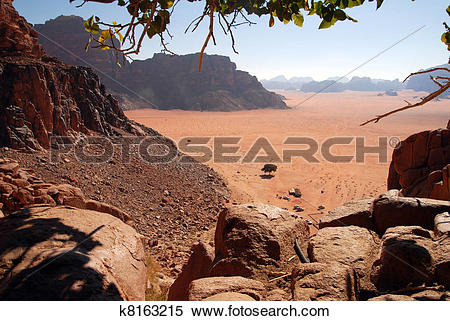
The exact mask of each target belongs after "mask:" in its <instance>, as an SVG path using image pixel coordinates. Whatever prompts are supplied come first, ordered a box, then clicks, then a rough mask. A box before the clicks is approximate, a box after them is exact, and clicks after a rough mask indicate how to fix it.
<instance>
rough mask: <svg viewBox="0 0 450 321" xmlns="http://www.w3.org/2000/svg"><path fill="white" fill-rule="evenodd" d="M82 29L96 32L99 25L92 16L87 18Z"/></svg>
mask: <svg viewBox="0 0 450 321" xmlns="http://www.w3.org/2000/svg"><path fill="white" fill-rule="evenodd" d="M83 25H84V29H86V31H87V32H90V33H93V34H97V33H98V32H99V31H100V27H99V26H98V24H97V23H95V22H94V16H92V17H90V18H89V19H87V20H86V21H85V22H84V23H83Z"/></svg>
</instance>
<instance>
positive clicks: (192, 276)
mask: <svg viewBox="0 0 450 321" xmlns="http://www.w3.org/2000/svg"><path fill="white" fill-rule="evenodd" d="M191 252H192V254H191V256H190V257H189V260H188V261H187V263H186V264H185V265H184V266H183V268H182V270H181V273H180V274H179V275H178V277H177V279H176V280H175V282H173V284H172V285H171V286H170V289H169V293H168V296H167V299H168V300H169V301H186V300H187V299H188V290H189V284H190V283H191V281H193V280H196V279H199V278H204V277H207V276H209V273H210V269H211V264H212V262H213V260H214V250H213V248H212V247H211V246H209V245H208V244H206V243H203V242H198V243H197V244H194V245H193V246H192V249H191Z"/></svg>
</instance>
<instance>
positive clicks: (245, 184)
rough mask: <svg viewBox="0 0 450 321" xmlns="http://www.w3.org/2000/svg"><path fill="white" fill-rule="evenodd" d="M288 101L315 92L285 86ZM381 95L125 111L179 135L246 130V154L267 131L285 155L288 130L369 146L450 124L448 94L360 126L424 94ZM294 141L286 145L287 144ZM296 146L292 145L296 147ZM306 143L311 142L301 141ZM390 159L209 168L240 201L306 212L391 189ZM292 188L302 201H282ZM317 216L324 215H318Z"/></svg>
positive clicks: (343, 150)
mask: <svg viewBox="0 0 450 321" xmlns="http://www.w3.org/2000/svg"><path fill="white" fill-rule="evenodd" d="M279 93H280V94H282V95H284V96H285V97H286V98H288V100H286V103H287V104H288V105H289V106H292V107H293V106H296V105H297V104H298V103H300V102H302V101H304V100H305V99H306V98H310V97H311V94H310V93H302V92H290V91H286V92H285V91H282V92H281V91H280V92H279ZM376 94H377V93H369V92H344V93H325V94H319V95H316V96H314V97H312V98H311V99H309V100H307V101H306V102H304V103H303V104H301V105H300V106H296V107H294V108H293V109H291V110H273V109H270V110H252V111H239V112H228V113H227V112H196V111H181V110H170V111H160V110H154V109H140V110H132V111H127V112H126V115H127V116H128V117H129V118H131V119H133V120H135V121H138V122H140V123H142V124H144V125H146V126H148V127H151V128H153V129H155V130H157V131H159V132H160V133H161V134H164V135H166V136H168V137H170V138H172V139H174V140H175V141H178V139H179V138H181V137H186V136H242V137H243V139H242V141H241V143H239V146H240V148H241V151H240V152H239V154H245V151H247V150H248V149H249V147H250V146H251V145H252V143H253V142H254V141H255V140H256V139H257V138H258V137H260V136H264V137H266V138H267V139H268V140H269V141H270V142H271V143H272V144H274V147H275V149H276V150H277V152H279V153H281V148H282V142H283V141H284V139H285V137H287V136H308V137H312V138H315V139H316V140H318V141H319V142H322V141H323V140H324V139H326V138H329V137H333V136H364V137H365V139H366V144H367V145H375V144H377V143H378V137H379V136H388V137H399V138H400V139H405V138H406V137H408V136H409V135H411V134H413V133H416V132H419V131H423V130H428V129H435V128H439V127H445V125H446V124H447V121H448V119H449V117H450V102H449V100H441V101H438V102H432V103H429V104H427V105H425V106H424V107H419V108H416V109H413V110H410V111H406V112H402V113H399V114H396V115H393V116H391V117H389V118H386V119H383V120H381V121H380V122H379V123H377V124H369V125H366V126H364V127H360V126H359V124H360V123H362V122H363V121H365V120H367V119H369V118H372V117H373V116H375V115H377V114H380V113H383V112H386V111H389V110H392V109H394V108H398V107H401V106H403V105H404V104H405V102H404V99H406V100H408V101H410V102H412V101H416V100H417V98H416V99H414V98H413V96H419V97H421V96H423V95H424V93H417V92H414V91H403V92H400V93H399V96H397V97H388V96H383V97H378V96H376ZM285 147H287V146H285ZM290 147H291V148H292V146H290ZM301 148H304V147H301ZM354 149H355V145H354V143H352V144H351V145H348V146H335V147H333V149H332V152H333V153H335V154H342V155H348V154H352V153H353V154H354ZM391 154H392V148H390V147H389V149H388V162H387V163H381V164H379V163H378V158H377V157H376V156H374V155H368V156H366V159H365V162H364V164H356V163H355V162H354V161H353V162H352V163H350V164H334V163H330V162H326V161H324V160H323V158H322V157H321V156H320V154H318V158H319V159H320V160H321V162H320V163H319V164H311V163H307V162H306V161H305V160H303V159H301V158H294V159H293V162H292V163H291V164H278V171H277V172H276V173H275V177H273V178H272V179H262V178H261V177H260V174H262V172H261V171H260V169H261V168H262V164H216V163H213V162H209V163H208V164H209V166H211V167H212V168H214V169H215V170H216V171H217V172H219V173H220V174H221V175H222V176H223V177H224V178H225V179H226V181H227V183H228V186H229V187H230V189H231V190H232V192H233V197H234V200H235V201H237V202H239V203H242V202H251V201H258V202H264V203H269V204H274V205H277V206H280V207H286V208H288V209H292V207H293V206H294V205H295V204H299V205H301V206H302V207H304V208H305V209H306V211H305V212H304V213H302V216H304V217H309V214H311V213H317V212H318V211H317V206H319V205H323V206H325V208H326V210H330V209H333V208H334V207H337V206H339V205H341V204H342V203H344V202H345V201H348V200H351V199H355V198H362V197H364V196H376V195H378V194H380V193H382V192H384V191H386V178H387V172H388V167H389V161H390V157H391ZM292 187H298V188H300V190H301V192H302V193H303V199H302V200H300V199H292V198H291V200H290V201H286V200H282V199H280V198H279V197H277V195H278V196H281V195H287V192H288V190H289V189H290V188H292ZM316 218H317V217H316Z"/></svg>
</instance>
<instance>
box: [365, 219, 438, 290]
mask: <svg viewBox="0 0 450 321" xmlns="http://www.w3.org/2000/svg"><path fill="white" fill-rule="evenodd" d="M381 241H382V245H381V251H380V258H379V259H378V260H377V261H375V263H374V265H373V270H372V273H371V280H372V282H373V283H374V284H375V285H376V287H377V288H378V289H379V290H381V291H389V290H399V289H403V288H405V287H406V286H408V285H422V284H423V283H432V281H433V280H434V265H433V264H434V260H433V250H434V244H433V240H432V235H431V232H430V231H428V230H425V229H423V228H422V227H420V226H397V227H392V228H390V229H388V230H387V231H386V233H385V234H384V235H383V238H382V240H381Z"/></svg>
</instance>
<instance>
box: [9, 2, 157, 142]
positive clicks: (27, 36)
mask: <svg viewBox="0 0 450 321" xmlns="http://www.w3.org/2000/svg"><path fill="white" fill-rule="evenodd" d="M11 3H12V1H10V0H8V1H6V2H5V1H2V2H1V3H0V10H1V12H2V15H0V88H2V90H1V92H0V146H10V147H13V148H17V149H18V148H25V149H34V150H36V149H39V148H41V147H43V148H48V147H49V146H50V143H51V142H50V137H51V136H53V135H56V136H69V137H73V136H77V135H80V134H89V133H90V132H96V133H99V134H104V135H121V134H124V133H128V134H135V135H136V134H139V133H143V132H145V131H148V132H149V133H150V130H148V129H143V128H142V129H141V130H139V128H138V127H139V126H137V125H136V124H135V123H133V122H131V121H129V120H128V119H127V118H126V117H125V115H124V114H123V112H122V111H121V109H120V108H119V105H118V102H117V100H116V99H114V98H113V97H112V96H111V95H107V94H106V93H105V88H104V86H103V85H101V84H100V82H99V79H98V77H97V76H96V74H94V73H93V72H92V70H91V69H88V68H84V67H74V66H70V65H66V64H63V63H61V62H60V61H58V60H56V59H54V58H50V57H47V56H44V53H43V51H42V48H41V47H40V46H39V44H38V40H37V34H36V32H35V31H33V30H32V29H31V26H30V25H29V24H28V23H27V22H26V21H25V19H23V18H22V17H20V16H19V15H18V14H17V12H16V11H15V9H14V8H13V7H12V5H11Z"/></svg>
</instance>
